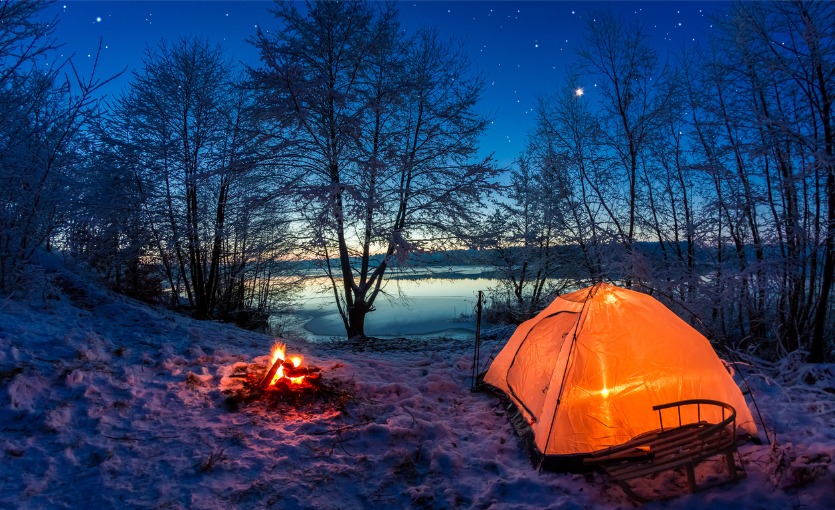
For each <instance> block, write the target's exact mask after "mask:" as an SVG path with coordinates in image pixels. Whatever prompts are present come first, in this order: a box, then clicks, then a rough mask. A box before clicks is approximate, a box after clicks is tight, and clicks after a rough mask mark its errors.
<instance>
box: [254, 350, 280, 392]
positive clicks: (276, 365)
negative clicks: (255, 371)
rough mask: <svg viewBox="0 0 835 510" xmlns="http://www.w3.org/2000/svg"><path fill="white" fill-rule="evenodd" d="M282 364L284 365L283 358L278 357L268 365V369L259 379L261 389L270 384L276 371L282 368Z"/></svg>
mask: <svg viewBox="0 0 835 510" xmlns="http://www.w3.org/2000/svg"><path fill="white" fill-rule="evenodd" d="M283 366H284V360H283V359H281V358H278V359H276V360H275V362H274V363H273V365H272V366H271V367H270V369H269V370H267V373H266V374H265V375H264V378H263V379H261V383H260V384H259V386H261V389H262V390H266V389H267V388H269V387H270V386H272V384H273V379H275V376H276V374H277V373H278V371H279V370H280V369H281V368H283Z"/></svg>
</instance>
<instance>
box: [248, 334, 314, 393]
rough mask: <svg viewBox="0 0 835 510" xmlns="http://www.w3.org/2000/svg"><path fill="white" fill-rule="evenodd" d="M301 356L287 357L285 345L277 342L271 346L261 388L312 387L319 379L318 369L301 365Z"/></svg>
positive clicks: (296, 388)
mask: <svg viewBox="0 0 835 510" xmlns="http://www.w3.org/2000/svg"><path fill="white" fill-rule="evenodd" d="M302 361H304V358H303V357H302V356H298V355H295V356H290V359H287V345H286V344H284V343H283V342H278V343H276V344H275V345H274V346H273V350H272V355H271V356H270V365H269V366H270V368H269V370H267V372H266V373H265V374H264V377H262V378H261V382H260V386H261V389H262V390H281V391H286V390H302V389H306V388H312V387H314V386H315V383H316V382H318V380H319V370H318V369H317V368H312V367H303V366H302Z"/></svg>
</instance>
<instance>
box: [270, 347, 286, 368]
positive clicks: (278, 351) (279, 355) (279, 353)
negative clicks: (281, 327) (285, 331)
mask: <svg viewBox="0 0 835 510" xmlns="http://www.w3.org/2000/svg"><path fill="white" fill-rule="evenodd" d="M286 352H287V345H286V344H285V343H284V342H276V343H275V345H273V352H272V357H271V358H270V365H272V364H274V363H275V362H276V360H282V361H284V356H285V353H286Z"/></svg>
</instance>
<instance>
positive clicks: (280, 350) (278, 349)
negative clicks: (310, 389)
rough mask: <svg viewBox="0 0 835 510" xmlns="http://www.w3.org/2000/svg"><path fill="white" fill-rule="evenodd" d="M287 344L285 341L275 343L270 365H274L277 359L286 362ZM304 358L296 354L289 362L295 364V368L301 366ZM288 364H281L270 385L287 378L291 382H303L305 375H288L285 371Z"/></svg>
mask: <svg viewBox="0 0 835 510" xmlns="http://www.w3.org/2000/svg"><path fill="white" fill-rule="evenodd" d="M286 356H287V345H286V344H285V343H284V342H276V343H275V345H273V348H272V353H271V355H270V365H269V366H273V365H274V364H275V363H276V362H277V361H279V360H281V362H282V363H283V362H285V360H287V357H286ZM303 360H304V358H303V357H302V356H298V355H294V356H291V357H290V359H289V362H290V363H292V364H293V367H294V368H299V367H300V366H301V364H302V361H303ZM285 366H286V365H284V364H281V365H280V366H279V367H278V370H276V372H275V375H274V376H273V378H272V380H271V381H270V386H274V385H275V384H276V383H277V382H278V381H280V380H281V379H285V378H286V379H287V381H288V382H289V383H290V384H303V383H304V379H305V376H304V375H301V376H298V377H288V376H287V374H286V373H285V370H284V368H285Z"/></svg>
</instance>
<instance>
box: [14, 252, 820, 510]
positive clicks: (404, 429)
mask: <svg viewBox="0 0 835 510" xmlns="http://www.w3.org/2000/svg"><path fill="white" fill-rule="evenodd" d="M46 280H49V281H50V282H51V283H50V284H49V285H46V284H44V281H46ZM44 281H40V280H38V279H34V280H33V283H32V285H31V286H30V287H29V289H28V291H29V295H28V296H27V297H26V298H25V299H16V300H10V299H7V300H3V299H2V298H0V390H1V391H0V507H2V508H56V507H57V508H61V507H68V508H135V507H153V508H201V509H202V508H281V509H295V508H317V509H331V508H333V509H336V508H340V509H342V508H347V509H353V508H449V509H453V508H484V509H488V508H493V509H500V508H512V509H525V508H530V509H534V508H537V509H539V508H600V507H621V508H632V507H634V506H636V505H635V504H634V503H632V502H631V501H629V500H628V499H627V498H626V497H625V495H624V494H623V492H622V491H621V490H620V489H619V488H617V487H616V486H613V485H611V484H608V483H606V482H605V481H604V480H603V479H602V478H601V477H600V476H585V475H573V474H554V473H548V472H538V471H537V470H536V469H534V468H532V467H531V465H530V463H529V461H528V459H527V457H526V455H525V454H524V452H523V451H522V449H521V447H520V444H519V441H518V439H517V437H516V436H515V434H514V432H513V429H512V427H511V425H510V423H509V422H508V420H507V417H506V416H505V413H504V411H503V409H502V407H501V405H500V404H499V402H498V401H497V400H496V399H495V398H494V397H493V396H491V395H490V394H487V393H472V392H470V380H469V377H470V372H471V366H470V363H471V357H472V353H471V345H470V342H465V341H449V340H446V341H444V340H437V341H415V342H409V341H402V340H400V341H391V342H389V343H388V344H386V346H385V348H377V349H375V348H373V346H372V348H369V349H366V350H365V351H364V352H358V351H355V350H353V349H352V348H350V346H347V345H344V344H339V343H336V342H334V343H330V344H312V343H307V342H304V341H302V340H293V339H286V340H287V342H288V352H300V353H301V354H304V355H305V356H306V362H307V363H311V364H313V365H316V366H318V367H320V368H321V369H322V377H323V378H324V380H325V381H327V382H328V383H329V384H331V385H332V386H333V387H335V388H338V389H340V391H342V392H343V395H344V397H345V398H343V399H342V400H341V401H340V402H337V403H331V404H329V403H324V404H315V405H306V406H302V407H301V408H300V409H298V410H292V408H288V407H282V408H280V409H268V408H266V407H265V406H261V405H250V406H243V407H240V408H238V409H237V410H231V409H230V407H229V406H228V405H227V396H228V394H227V393H224V390H229V389H230V388H233V387H234V386H235V384H237V382H236V381H239V380H236V379H233V378H229V377H228V376H229V375H231V374H232V373H233V371H234V369H235V368H236V367H240V366H243V364H256V365H265V364H266V363H267V355H268V353H269V350H270V347H271V345H272V343H273V341H274V339H273V338H270V337H267V336H263V335H259V334H256V333H251V332H246V331H242V330H239V329H236V328H235V327H232V326H229V325H223V324H217V323H212V322H198V321H193V320H190V319H188V318H184V317H180V316H178V315H176V314H173V313H171V312H167V311H162V310H155V309H152V308H149V307H146V306H144V305H142V304H139V303H137V302H134V301H132V300H129V299H126V298H123V297H119V296H114V295H112V294H110V293H108V292H105V291H103V290H101V289H100V288H98V287H97V286H96V285H95V284H93V283H90V281H91V280H89V279H86V278H81V277H78V276H76V275H75V274H73V273H71V272H68V271H66V270H64V269H60V268H57V267H53V268H52V269H51V270H50V271H48V272H47V274H46V277H45V279H44ZM502 340H503V339H501V338H500V339H498V340H496V341H493V342H492V343H488V344H487V345H486V346H485V347H483V349H484V351H483V352H484V353H485V355H486V354H487V353H489V352H490V350H491V349H494V348H496V347H497V344H498V343H500V342H501V341H502ZM749 371H750V382H751V385H752V387H753V389H754V391H755V393H756V395H757V397H758V399H757V400H758V403H759V406H760V411H761V412H762V414H763V416H764V418H765V420H766V422H767V424H768V425H769V427H770V428H771V429H772V430H771V431H770V432H771V434H772V439H773V437H774V435H775V434H776V438H777V442H776V443H773V444H771V445H768V444H766V445H763V446H756V445H746V446H744V447H743V448H742V449H741V454H742V457H743V459H744V461H745V467H746V470H747V474H748V476H747V477H746V478H744V479H743V480H742V481H740V482H739V483H735V484H727V485H723V486H719V487H716V488H712V489H709V490H705V491H702V492H698V493H696V494H688V493H686V492H682V496H680V497H677V498H674V499H672V500H668V501H663V502H653V503H650V504H647V505H646V506H647V507H648V508H660V507H663V508H693V509H696V508H707V507H713V508H723V507H732V506H733V507H736V508H775V509H777V508H779V509H784V508H831V505H832V503H833V500H835V468H833V464H832V461H831V458H832V456H833V454H835V394H833V391H835V366H833V365H823V366H809V365H804V364H802V363H799V362H797V361H796V358H789V359H787V360H785V361H784V362H782V363H780V364H778V365H765V364H760V365H758V366H756V367H751V368H749ZM702 469H703V470H707V471H708V472H709V471H710V470H715V471H717V472H718V471H721V470H722V469H724V468H723V464H721V463H720V462H719V461H717V462H715V463H714V462H709V463H707V464H706V465H705V466H704V467H703V468H702ZM708 474H709V473H708ZM646 484H647V487H650V486H658V485H663V486H664V488H665V489H670V488H674V486H676V485H680V486H681V487H682V488H683V487H684V484H685V482H684V480H683V479H682V477H681V476H680V475H676V474H674V473H668V474H664V475H661V476H660V477H659V478H658V479H655V480H650V481H647V482H646Z"/></svg>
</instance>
